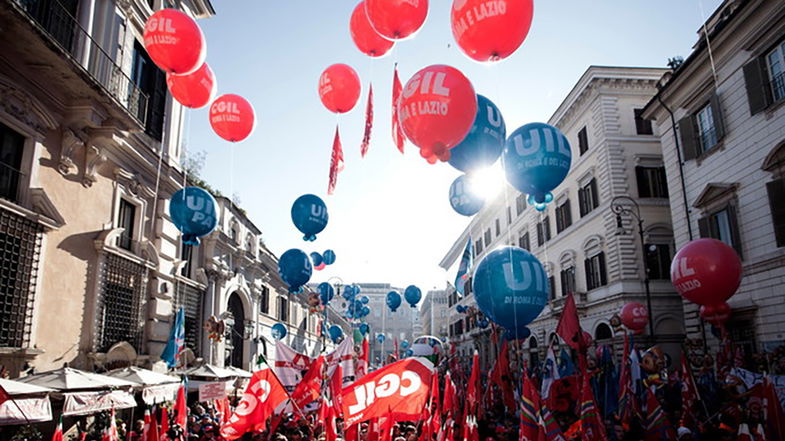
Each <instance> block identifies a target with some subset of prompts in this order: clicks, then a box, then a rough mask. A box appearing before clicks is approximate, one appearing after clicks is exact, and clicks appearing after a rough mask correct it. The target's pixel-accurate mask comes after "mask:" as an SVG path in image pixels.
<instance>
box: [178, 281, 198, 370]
mask: <svg viewBox="0 0 785 441" xmlns="http://www.w3.org/2000/svg"><path fill="white" fill-rule="evenodd" d="M204 294H205V292H204V291H202V290H200V289H197V288H194V287H193V286H191V285H188V284H187V283H180V282H178V283H177V293H176V295H175V311H177V310H179V309H180V308H183V312H184V313H185V314H184V315H185V326H184V328H185V345H186V346H187V347H188V348H190V349H191V350H192V351H193V352H194V354H197V355H198V354H199V337H200V335H201V333H202V332H201V331H202V319H201V318H202V297H203V296H204Z"/></svg>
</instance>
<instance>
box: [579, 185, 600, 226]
mask: <svg viewBox="0 0 785 441" xmlns="http://www.w3.org/2000/svg"><path fill="white" fill-rule="evenodd" d="M578 205H579V209H580V213H581V217H583V216H586V215H587V214H589V213H591V211H592V210H594V209H595V208H597V207H598V206H599V205H600V199H599V196H598V192H597V179H595V178H592V179H591V181H589V183H588V184H586V185H585V186H584V187H583V188H581V189H579V190H578Z"/></svg>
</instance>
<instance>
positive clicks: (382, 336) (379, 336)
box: [376, 334, 384, 343]
mask: <svg viewBox="0 0 785 441" xmlns="http://www.w3.org/2000/svg"><path fill="white" fill-rule="evenodd" d="M376 341H378V342H379V343H384V334H376Z"/></svg>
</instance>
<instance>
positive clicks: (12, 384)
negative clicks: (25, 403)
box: [0, 378, 54, 397]
mask: <svg viewBox="0 0 785 441" xmlns="http://www.w3.org/2000/svg"><path fill="white" fill-rule="evenodd" d="M0 387H2V388H3V390H5V391H6V392H8V395H11V396H12V397H13V396H16V395H46V394H48V393H49V392H54V389H49V388H48V387H41V386H35V385H33V384H27V383H22V382H20V381H13V380H6V379H4V378H0Z"/></svg>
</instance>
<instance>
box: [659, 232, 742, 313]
mask: <svg viewBox="0 0 785 441" xmlns="http://www.w3.org/2000/svg"><path fill="white" fill-rule="evenodd" d="M741 270H742V268H741V259H739V256H738V254H736V251H734V250H733V248H731V247H729V246H728V245H726V244H725V243H724V242H720V241H719V240H716V239H698V240H693V241H692V242H690V243H688V244H687V245H685V246H684V247H683V248H682V249H680V250H679V252H678V253H676V256H675V257H674V258H673V262H672V263H671V282H672V283H673V286H674V287H675V288H676V291H677V292H678V293H679V294H681V296H682V297H684V298H685V299H687V300H689V301H691V302H692V303H696V304H698V305H717V304H720V303H722V302H725V301H726V300H728V299H729V298H731V297H732V296H733V294H735V293H736V290H737V289H739V285H740V284H741Z"/></svg>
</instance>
